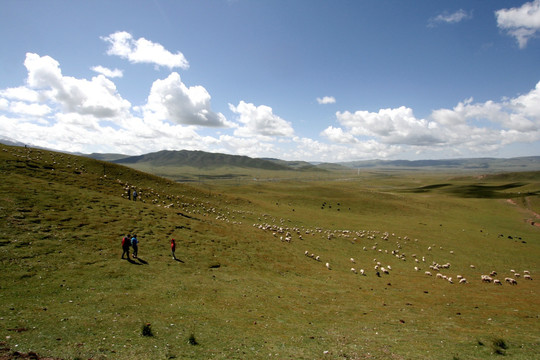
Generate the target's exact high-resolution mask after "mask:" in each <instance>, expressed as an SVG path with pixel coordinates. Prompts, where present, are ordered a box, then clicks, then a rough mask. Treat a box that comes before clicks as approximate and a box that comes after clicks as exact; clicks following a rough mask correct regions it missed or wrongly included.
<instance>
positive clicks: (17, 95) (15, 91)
mask: <svg viewBox="0 0 540 360" xmlns="http://www.w3.org/2000/svg"><path fill="white" fill-rule="evenodd" d="M0 96H1V97H4V98H7V99H11V100H21V101H29V102H37V101H39V92H37V91H35V90H32V89H29V88H27V87H25V86H19V87H16V88H7V89H4V90H0Z"/></svg>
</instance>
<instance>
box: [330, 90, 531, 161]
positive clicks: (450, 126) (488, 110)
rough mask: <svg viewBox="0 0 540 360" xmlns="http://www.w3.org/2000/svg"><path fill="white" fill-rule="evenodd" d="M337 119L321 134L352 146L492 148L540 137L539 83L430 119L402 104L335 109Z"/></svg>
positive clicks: (471, 151) (488, 150) (428, 149)
mask: <svg viewBox="0 0 540 360" xmlns="http://www.w3.org/2000/svg"><path fill="white" fill-rule="evenodd" d="M336 118H337V120H338V122H339V123H340V124H341V125H342V126H343V128H334V127H332V126H330V127H328V128H327V129H326V130H324V131H323V132H322V134H321V135H323V136H325V137H326V138H328V139H329V140H330V141H332V142H334V143H336V144H343V143H349V144H351V147H352V149H359V146H360V144H364V143H365V142H372V145H375V144H376V145H377V146H372V147H373V148H374V149H377V150H376V151H377V153H384V149H392V151H389V153H393V151H395V150H396V149H400V150H401V151H407V150H408V151H414V152H433V151H445V155H446V156H447V155H448V154H450V153H451V154H454V155H459V154H467V155H468V156H470V155H473V154H474V153H477V154H485V153H492V152H495V151H497V150H499V149H500V148H501V147H503V146H505V145H508V144H513V143H519V142H534V141H538V140H540V82H538V83H537V84H536V86H535V88H534V89H532V90H531V91H529V92H528V93H526V94H524V95H520V96H517V97H515V98H512V99H503V100H501V101H498V102H497V101H493V100H490V101H486V102H484V103H475V102H474V101H473V99H472V98H470V99H467V100H465V101H463V102H460V103H458V104H457V105H456V106H455V107H454V108H453V109H438V110H435V111H433V112H432V114H431V116H430V117H429V120H426V119H418V118H416V117H415V116H414V114H413V111H412V109H410V108H407V107H400V108H395V109H381V110H379V111H378V112H369V111H356V112H354V113H351V112H347V111H346V112H343V113H342V112H337V113H336ZM353 138H354V140H352V139H353ZM364 150H365V149H364Z"/></svg>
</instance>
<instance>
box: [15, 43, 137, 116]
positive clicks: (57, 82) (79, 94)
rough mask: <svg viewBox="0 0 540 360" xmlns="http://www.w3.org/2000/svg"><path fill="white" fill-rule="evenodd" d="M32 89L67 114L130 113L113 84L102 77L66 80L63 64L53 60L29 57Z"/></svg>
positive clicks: (25, 63)
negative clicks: (61, 66)
mask: <svg viewBox="0 0 540 360" xmlns="http://www.w3.org/2000/svg"><path fill="white" fill-rule="evenodd" d="M24 65H25V66H26V68H27V70H28V79H27V83H28V86H29V87H30V88H31V89H33V90H35V91H39V92H40V96H41V97H43V98H45V99H47V100H49V101H51V102H52V103H54V104H59V105H60V106H61V107H62V111H64V112H67V113H69V112H74V113H78V114H82V115H85V114H87V115H93V116H96V117H98V118H112V117H115V116H120V115H121V114H122V113H124V112H126V111H128V109H129V108H130V107H131V104H130V103H129V102H128V101H127V100H125V99H123V98H122V97H121V96H120V95H119V94H118V92H117V91H116V86H115V85H114V83H113V82H112V81H110V80H109V79H107V78H106V77H104V76H103V75H98V76H96V77H93V78H92V80H90V81H89V80H86V79H76V78H74V77H70V76H63V75H62V71H61V70H60V64H59V63H58V62H57V61H56V60H54V59H53V58H51V57H49V56H43V57H41V56H39V55H37V54H32V53H27V54H26V60H25V61H24Z"/></svg>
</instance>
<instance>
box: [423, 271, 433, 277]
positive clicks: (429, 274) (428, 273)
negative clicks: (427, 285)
mask: <svg viewBox="0 0 540 360" xmlns="http://www.w3.org/2000/svg"><path fill="white" fill-rule="evenodd" d="M424 274H426V275H427V276H433V275H431V273H430V272H429V271H426V272H425V273H424Z"/></svg>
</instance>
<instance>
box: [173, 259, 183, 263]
mask: <svg viewBox="0 0 540 360" xmlns="http://www.w3.org/2000/svg"><path fill="white" fill-rule="evenodd" d="M174 260H175V261H178V262H181V263H182V264H183V263H184V261H183V260H181V259H178V258H174Z"/></svg>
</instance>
